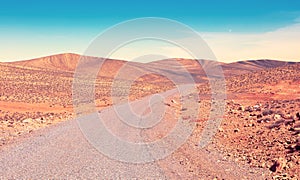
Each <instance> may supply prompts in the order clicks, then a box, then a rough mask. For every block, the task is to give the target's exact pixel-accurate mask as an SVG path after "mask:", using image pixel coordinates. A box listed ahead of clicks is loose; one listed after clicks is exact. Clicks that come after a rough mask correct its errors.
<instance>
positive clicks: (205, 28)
mask: <svg viewBox="0 0 300 180" xmlns="http://www.w3.org/2000/svg"><path fill="white" fill-rule="evenodd" d="M142 17H161V18H168V19H172V20H175V21H178V22H180V23H183V24H185V25H187V26H189V27H191V28H192V29H194V30H195V31H196V32H197V33H199V35H200V36H201V37H202V38H203V39H204V41H205V42H206V43H207V44H208V46H209V47H210V48H211V50H212V51H213V52H214V54H215V56H216V57H217V59H218V60H219V61H222V62H232V61H238V60H246V59H278V60H286V61H300V53H299V47H300V1H299V0H285V1H280V0H278V1H271V0H263V1H262V0H251V1H240V0H231V1H230V0H227V1H223V0H219V1H217V0H211V1H207V0H205V1H204V0H203V1H201V0H198V1H193V0H185V1H180V2H177V1H168V0H166V1H161V0H160V1H158V0H151V1H113V0H110V1H103V2H101V1H89V0H85V1H63V0H59V1H58V0H52V1H40V0H39V1H37V0H28V1H22V0H19V1H17V0H10V1H8V0H6V1H4V0H1V1H0V41H1V43H0V62H5V61H16V60H25V59H32V58H36V57H42V56H47V55H52V54H59V53H78V54H84V53H85V51H86V49H87V48H88V47H89V45H90V44H91V42H92V41H93V40H94V39H95V38H96V37H97V36H98V35H99V34H101V33H102V32H105V31H106V30H108V29H109V28H110V27H112V26H114V25H116V24H118V23H122V22H124V21H127V20H130V19H134V18H142ZM133 28H134V27H133ZM147 42H149V41H144V42H135V43H132V44H128V45H127V46H126V47H123V48H121V49H120V50H119V51H117V52H116V53H115V54H113V55H112V58H117V59H126V60H132V59H137V58H138V57H140V56H144V55H147V53H149V52H147V50H148V49H151V50H152V51H151V53H153V52H155V53H156V54H158V55H162V56H165V57H186V58H188V55H186V53H185V52H182V50H178V47H174V46H173V45H171V44H166V43H161V42H157V43H153V42H150V43H147Z"/></svg>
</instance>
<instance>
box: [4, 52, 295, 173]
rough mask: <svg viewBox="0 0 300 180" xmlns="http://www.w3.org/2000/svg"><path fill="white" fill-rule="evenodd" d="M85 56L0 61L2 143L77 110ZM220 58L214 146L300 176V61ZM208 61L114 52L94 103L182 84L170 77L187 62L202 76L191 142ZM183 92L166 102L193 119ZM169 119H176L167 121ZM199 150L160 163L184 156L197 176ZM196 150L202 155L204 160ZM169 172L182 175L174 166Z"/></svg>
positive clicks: (233, 157)
mask: <svg viewBox="0 0 300 180" xmlns="http://www.w3.org/2000/svg"><path fill="white" fill-rule="evenodd" d="M79 58H80V56H79V55H76V54H60V55H54V56H49V57H44V58H37V59H34V60H28V61H19V62H12V63H1V64H0V130H1V131H0V148H1V146H5V145H6V144H10V143H13V142H14V140H15V139H18V137H20V136H26V134H30V133H32V132H33V131H35V130H37V129H40V128H43V127H46V126H50V125H52V124H56V123H58V122H62V121H66V120H68V119H71V118H74V117H75V115H74V111H73V100H72V83H73V77H74V71H75V68H76V64H77V63H78V60H79ZM83 58H86V59H89V58H91V59H92V60H91V62H93V61H101V60H103V59H101V58H95V57H83ZM174 61H176V63H174ZM201 63H202V66H207V67H213V66H214V65H215V63H211V62H209V61H205V60H201ZM125 64H126V66H127V69H125V70H124V72H130V73H132V74H134V73H137V74H138V73H141V72H142V73H143V74H145V75H143V76H141V77H139V78H138V79H135V80H134V82H133V83H132V82H131V81H129V80H127V79H126V77H124V78H123V79H122V78H117V80H116V78H115V77H116V75H117V74H118V71H120V69H121V68H122V66H124V65H125ZM220 65H221V66H222V68H223V71H224V75H225V79H226V95H227V99H226V110H225V114H224V118H223V121H222V123H221V126H220V127H219V129H218V132H217V134H216V135H215V138H214V140H213V142H212V145H213V146H214V147H215V148H217V149H218V151H220V152H221V153H222V154H223V155H224V156H223V157H222V158H223V159H225V160H226V159H228V160H230V161H233V162H235V163H236V164H238V165H239V164H240V165H241V166H244V165H245V166H249V167H253V168H256V169H258V170H261V171H262V172H264V175H265V177H266V178H267V179H299V178H300V176H299V174H300V63H287V62H281V61H273V60H257V61H241V62H235V63H229V64H226V63H220ZM202 66H201V65H200V64H199V63H197V61H194V60H188V59H168V60H160V61H154V62H151V63H146V64H143V63H138V62H126V61H121V60H111V59H109V60H107V61H105V62H104V64H103V66H102V67H101V70H100V71H99V74H98V76H97V79H96V82H95V104H96V106H97V108H98V109H99V110H101V109H103V108H105V107H108V106H111V105H113V104H114V102H113V101H112V93H111V92H112V91H113V92H114V93H113V96H117V97H118V98H120V99H124V100H127V99H129V100H130V101H131V100H136V99H140V98H142V97H145V96H148V95H151V94H155V93H159V92H164V91H167V90H170V89H173V88H174V87H176V86H175V84H174V82H172V81H170V80H169V79H168V78H167V77H166V76H169V77H172V78H175V79H181V78H182V74H183V73H182V70H181V68H180V67H184V68H185V69H187V71H188V72H189V73H190V74H191V75H192V77H193V78H194V81H195V82H196V83H197V92H196V93H194V94H190V95H188V96H187V97H185V98H193V97H194V96H198V95H199V97H200V101H199V117H198V118H196V119H195V118H194V119H193V118H192V121H193V123H196V124H197V126H196V127H197V128H196V129H195V130H194V132H193V135H192V136H191V139H189V141H188V142H190V143H189V144H196V143H195V142H197V141H199V138H201V137H200V134H201V131H202V130H203V127H204V126H205V123H206V120H207V119H208V114H209V112H210V111H211V109H210V108H211V103H212V102H211V100H210V97H211V92H210V85H209V83H208V81H207V77H206V75H205V72H204V70H203V68H202ZM170 69H171V70H170ZM174 69H176V71H174ZM172 70H173V71H172ZM161 74H164V75H166V76H162V75H161ZM217 79H218V78H216V81H215V82H216V83H218V80H217ZM113 84H114V85H113ZM182 84H184V82H182ZM113 88H116V89H113ZM126 89H130V93H129V97H128V96H127V94H126V92H124V91H125V90H126ZM181 98H182V97H173V98H171V99H168V101H166V106H170V107H174V108H175V109H176V110H175V112H173V113H170V114H168V116H170V118H171V117H173V116H174V117H175V116H178V115H180V114H181V115H182V116H183V118H185V117H186V119H188V120H191V117H189V114H188V112H189V109H191V108H194V107H182V106H181V104H180V102H181ZM171 119H172V118H171ZM173 119H174V118H173ZM167 123H169V122H167ZM168 126H170V124H166V127H168ZM166 130H168V128H163V129H161V130H160V129H159V128H158V129H157V131H156V132H155V133H152V134H151V133H150V134H149V133H148V132H147V131H146V132H145V133H144V134H145V135H146V136H147V138H150V139H151V138H154V139H155V138H157V137H160V136H163V133H162V134H160V131H161V132H165V131H166ZM195 146H197V145H195ZM195 146H193V147H192V148H195ZM197 153H200V152H199V151H192V150H191V147H190V145H184V146H182V147H181V148H180V149H179V150H178V151H177V152H175V153H174V154H173V155H172V157H170V158H167V159H165V160H163V161H161V162H160V163H159V164H160V166H161V167H162V168H164V169H169V171H168V172H172V170H173V169H172V166H169V164H170V162H173V163H175V164H176V163H179V164H180V166H182V169H181V170H180V172H181V173H183V174H191V175H186V176H184V177H187V178H195V177H198V176H199V175H200V174H201V172H200V170H199V167H202V166H203V164H202V163H203V162H201V160H202V161H204V159H203V158H200V155H201V153H200V155H199V154H197ZM202 155H203V154H202ZM195 157H197V158H198V159H200V160H199V162H198V161H196V160H195ZM197 158H196V159H197ZM193 159H194V160H193ZM206 161H207V160H206ZM176 168H178V167H176ZM173 171H175V170H173ZM211 171H212V172H213V170H211ZM208 172H210V171H209V170H208ZM215 172H218V171H216V170H215ZM220 173H221V172H220ZM177 174H178V173H177ZM211 174H212V175H211V176H206V178H211V179H213V178H215V179H217V178H222V177H223V176H218V174H217V173H211ZM225 174H226V173H225ZM169 176H170V177H173V178H176V177H177V176H175V175H174V174H172V173H170V174H169ZM225 177H230V176H225ZM246 179H247V178H246Z"/></svg>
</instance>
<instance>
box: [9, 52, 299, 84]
mask: <svg viewBox="0 0 300 180" xmlns="http://www.w3.org/2000/svg"><path fill="white" fill-rule="evenodd" d="M80 58H83V59H85V60H87V61H88V62H89V61H90V62H91V63H92V64H91V65H93V63H95V62H94V61H104V60H105V61H104V64H102V67H101V70H100V71H99V75H100V76H106V77H111V78H113V77H115V76H116V75H117V74H118V72H119V71H120V70H121V68H123V66H124V65H125V64H126V68H123V69H122V70H124V71H125V72H127V73H128V74H130V73H132V74H133V75H134V74H135V73H136V74H141V73H154V74H163V75H170V76H171V77H174V78H183V77H182V76H183V75H184V74H185V73H184V72H183V69H185V70H184V71H186V70H187V71H188V72H189V73H190V74H191V75H192V76H193V78H194V79H195V81H196V82H201V81H203V80H206V73H205V71H204V69H203V67H205V69H211V68H214V67H216V66H217V65H220V66H221V67H222V69H223V72H224V75H225V76H234V75H240V74H245V73H249V72H253V71H260V70H264V69H267V68H276V67H281V66H286V65H290V64H297V63H299V62H285V61H278V60H268V59H262V60H246V61H238V62H233V63H222V62H216V61H210V60H198V61H196V60H193V59H184V58H173V59H164V60H158V61H153V62H149V63H139V62H128V61H124V60H115V59H104V58H100V57H91V56H81V55H79V54H73V53H65V54H57V55H51V56H46V57H41V58H35V59H32V60H24V61H16V62H9V63H7V64H10V65H16V66H22V67H32V68H41V69H50V70H60V71H68V72H74V71H75V69H76V66H77V64H78V62H79V59H80ZM182 67H184V68H182ZM183 79H184V78H183Z"/></svg>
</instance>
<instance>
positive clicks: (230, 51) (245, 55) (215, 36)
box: [200, 23, 300, 62]
mask: <svg viewBox="0 0 300 180" xmlns="http://www.w3.org/2000/svg"><path fill="white" fill-rule="evenodd" d="M200 35H201V36H202V38H203V39H204V40H205V41H206V42H207V43H208V45H209V46H210V48H211V49H212V50H213V52H214V53H215V55H216V56H217V59H218V60H220V61H225V62H232V61H236V60H245V59H277V60H292V61H300V53H299V47H300V23H296V24H293V25H290V26H287V27H283V28H280V29H277V30H275V31H272V32H266V33H232V32H231V33H229V32H228V33H210V32H203V33H200Z"/></svg>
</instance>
